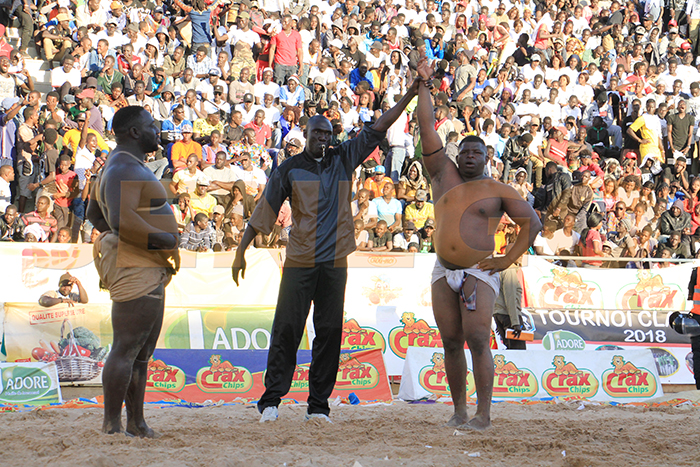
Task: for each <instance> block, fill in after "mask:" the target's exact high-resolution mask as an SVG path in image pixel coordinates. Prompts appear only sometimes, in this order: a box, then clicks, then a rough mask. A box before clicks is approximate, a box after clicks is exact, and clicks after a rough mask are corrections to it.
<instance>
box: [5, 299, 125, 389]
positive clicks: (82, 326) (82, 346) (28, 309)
mask: <svg viewBox="0 0 700 467" xmlns="http://www.w3.org/2000/svg"><path fill="white" fill-rule="evenodd" d="M110 317H111V314H110V306H109V305H90V304H88V305H81V304H77V305H75V306H70V305H68V304H59V305H55V306H52V307H48V308H46V307H42V306H41V305H39V304H37V303H33V304H32V303H6V304H5V339H6V343H5V345H6V349H7V360H8V361H10V362H45V363H46V362H56V364H57V365H59V377H60V379H61V381H62V382H80V383H88V382H91V383H99V382H100V381H101V379H100V375H101V373H102V366H103V365H104V361H105V359H106V358H107V354H108V353H109V349H110V347H111V344H112V323H111V320H110ZM71 336H73V337H74V339H75V341H74V343H73V344H72V343H71V341H72V338H71Z"/></svg>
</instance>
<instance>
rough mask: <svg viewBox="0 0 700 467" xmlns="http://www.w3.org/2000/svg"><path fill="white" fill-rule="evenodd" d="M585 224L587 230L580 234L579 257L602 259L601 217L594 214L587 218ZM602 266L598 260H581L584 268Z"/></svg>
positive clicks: (601, 262)
mask: <svg viewBox="0 0 700 467" xmlns="http://www.w3.org/2000/svg"><path fill="white" fill-rule="evenodd" d="M586 223H587V225H588V228H587V229H584V231H583V232H582V233H581V248H582V251H581V255H582V256H584V257H593V256H599V257H603V239H602V237H601V235H600V229H601V227H602V226H603V216H601V215H600V214H598V213H597V212H594V213H592V214H590V215H589V216H588V220H587V222H586ZM602 265H603V261H600V260H595V259H585V260H583V266H584V267H589V268H599V267H601V266H602Z"/></svg>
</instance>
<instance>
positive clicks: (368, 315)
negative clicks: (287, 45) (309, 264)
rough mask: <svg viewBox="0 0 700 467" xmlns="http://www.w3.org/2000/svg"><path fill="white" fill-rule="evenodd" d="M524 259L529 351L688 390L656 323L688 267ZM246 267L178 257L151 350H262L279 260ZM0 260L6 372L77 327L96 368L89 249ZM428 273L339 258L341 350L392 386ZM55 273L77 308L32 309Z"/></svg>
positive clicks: (675, 297)
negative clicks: (366, 353)
mask: <svg viewBox="0 0 700 467" xmlns="http://www.w3.org/2000/svg"><path fill="white" fill-rule="evenodd" d="M526 259H527V261H526V266H524V267H523V268H522V277H523V283H524V289H525V294H524V302H523V303H524V314H525V317H526V321H527V326H528V327H529V329H531V330H532V331H533V332H534V335H535V340H534V342H531V343H528V348H529V349H532V350H550V351H564V350H566V351H577V350H595V349H614V350H633V349H638V348H648V349H651V351H652V353H653V354H654V357H655V360H656V365H657V369H658V373H659V375H660V379H661V382H662V383H686V384H687V383H692V382H693V375H692V372H691V369H692V354H691V353H690V344H689V339H688V338H687V337H685V336H681V335H678V334H676V333H675V332H674V331H672V330H671V329H670V328H669V327H667V321H668V318H667V317H668V315H669V314H670V313H671V312H673V311H675V310H686V309H688V308H689V303H688V302H687V300H686V297H687V287H688V281H689V277H690V273H691V271H692V268H693V267H694V263H688V264H683V265H679V266H674V267H671V268H660V269H650V270H635V269H610V270H606V269H584V268H570V269H569V268H561V267H558V266H555V265H553V264H552V263H550V262H548V261H546V260H544V259H541V258H539V257H527V258H526ZM246 260H247V263H248V269H247V271H246V277H245V279H243V280H242V282H241V284H240V286H238V287H237V286H236V285H235V283H234V282H233V280H232V279H231V272H230V265H231V262H232V261H233V253H194V252H182V269H181V271H180V272H179V273H178V274H177V275H176V276H175V277H174V278H173V281H172V282H171V284H170V285H169V286H168V288H167V292H166V313H165V319H164V324H163V331H162V332H161V336H160V339H159V342H158V348H159V349H199V350H221V351H225V350H263V349H266V348H267V347H268V345H269V337H270V327H271V323H272V317H273V315H274V308H275V304H276V302H277V291H278V288H279V281H280V277H281V273H282V267H283V263H284V250H254V249H251V250H249V251H248V253H247V254H246ZM0 261H1V264H3V266H4V270H5V271H6V273H5V274H4V280H3V281H2V283H1V284H0V301H2V302H3V307H2V311H1V313H2V319H0V323H2V324H1V326H2V329H0V335H2V336H3V346H2V348H3V349H4V355H5V356H6V359H7V361H10V362H13V361H18V360H19V361H31V362H35V361H37V358H36V357H43V358H44V359H46V358H47V356H48V358H50V356H51V354H52V353H55V352H52V350H53V344H56V345H57V347H58V351H59V352H61V353H62V352H64V349H65V344H66V340H65V339H66V335H65V332H66V330H65V329H64V335H63V336H62V335H61V328H62V326H63V323H64V321H66V320H67V321H68V322H69V323H70V324H71V326H72V327H73V328H74V329H77V328H84V329H81V330H80V331H78V332H79V333H83V332H84V330H89V331H90V333H91V334H89V336H90V338H92V337H94V341H95V342H93V346H92V347H91V349H90V355H88V357H89V358H93V359H95V360H96V361H102V360H103V359H104V357H105V355H106V354H107V352H108V350H109V348H110V344H111V339H112V336H111V324H110V304H111V302H110V300H109V294H108V293H107V292H106V291H103V290H100V289H99V280H98V276H97V273H96V271H95V269H94V266H93V264H92V248H91V246H90V245H57V244H51V245H42V244H11V243H5V244H0ZM434 263H435V255H432V254H401V253H384V254H375V253H366V252H357V253H354V254H353V255H351V256H350V258H349V272H348V284H347V292H346V301H345V312H346V316H345V321H344V325H343V341H342V346H343V350H346V351H351V350H369V349H379V350H381V352H382V354H383V356H384V362H385V366H386V371H387V373H388V375H401V374H402V372H403V368H404V360H405V357H406V353H407V351H408V349H409V348H410V347H421V348H426V349H439V348H441V347H442V341H441V339H440V333H439V332H438V330H437V326H436V324H435V320H434V318H433V313H432V308H431V293H430V276H431V272H432V268H433V265H434ZM66 271H68V272H70V273H71V274H72V275H74V276H76V277H77V278H78V279H79V280H80V281H81V283H82V284H83V286H84V287H85V289H86V290H87V293H88V296H89V303H88V304H79V305H76V306H74V307H70V306H68V305H56V306H54V307H50V308H44V307H42V306H40V305H39V304H38V299H39V297H40V296H41V294H42V293H44V292H46V291H50V290H56V289H57V288H58V281H59V277H60V276H61V275H62V274H64V273H65V272H66ZM313 337H314V333H313V325H312V321H311V315H310V316H309V321H308V326H307V336H306V338H305V339H304V342H303V343H302V347H301V348H302V349H308V348H309V343H310V342H311V341H312V339H313ZM62 339H63V340H62ZM45 347H46V349H45ZM42 350H43V351H42ZM46 350H48V351H46ZM606 358H607V357H606ZM91 381H98V379H96V378H93V379H92V380H91ZM76 382H78V383H80V382H84V381H79V380H76Z"/></svg>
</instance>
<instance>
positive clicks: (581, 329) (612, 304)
mask: <svg viewBox="0 0 700 467" xmlns="http://www.w3.org/2000/svg"><path fill="white" fill-rule="evenodd" d="M692 268H693V265H692V264H688V265H680V266H674V267H671V268H659V269H650V270H649V269H586V268H560V267H558V266H555V265H553V264H552V263H549V262H548V261H545V260H543V259H540V258H536V257H528V263H527V267H525V268H523V278H524V285H525V287H524V290H525V299H524V300H525V301H524V304H525V305H527V307H528V308H526V309H525V310H524V314H525V318H526V321H527V323H526V327H528V328H529V330H531V331H533V332H534V334H535V341H534V342H532V343H528V350H530V349H533V350H538V349H541V350H552V351H577V350H606V349H607V350H622V349H626V350H628V349H637V348H640V347H642V348H647V349H650V350H651V352H652V355H653V356H654V359H655V362H656V368H657V371H658V373H659V375H660V377H661V381H662V382H663V383H679V384H687V383H692V382H693V381H694V380H693V374H692V367H693V365H692V353H691V350H690V339H689V338H688V337H687V336H684V335H681V334H678V333H676V332H675V331H674V330H672V329H671V328H670V327H668V316H669V315H670V314H671V313H673V312H674V311H677V310H686V309H689V308H690V307H691V306H692V302H689V301H688V300H687V296H688V282H689V281H690V274H691V272H692Z"/></svg>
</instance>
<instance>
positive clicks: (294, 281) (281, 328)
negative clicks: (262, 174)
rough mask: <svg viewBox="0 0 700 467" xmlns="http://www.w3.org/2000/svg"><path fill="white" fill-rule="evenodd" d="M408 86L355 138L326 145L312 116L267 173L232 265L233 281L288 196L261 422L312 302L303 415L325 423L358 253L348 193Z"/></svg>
mask: <svg viewBox="0 0 700 467" xmlns="http://www.w3.org/2000/svg"><path fill="white" fill-rule="evenodd" d="M417 87H418V86H417V83H415V84H414V85H412V86H411V87H410V88H409V89H408V90H407V92H406V94H405V95H404V96H403V97H402V98H401V100H400V101H399V102H398V103H397V104H396V105H395V106H394V107H392V108H391V109H389V110H387V111H386V112H384V113H383V114H382V116H381V117H379V119H377V121H376V122H374V123H373V124H372V125H365V126H364V128H363V129H362V131H361V132H360V134H359V135H357V136H356V137H355V138H352V139H350V140H348V141H346V142H344V143H342V144H340V145H338V146H334V147H331V146H330V142H331V137H332V135H333V126H332V125H331V122H329V121H328V119H327V118H326V117H323V116H321V115H317V116H314V117H311V118H310V119H309V121H308V123H307V126H306V147H305V148H304V151H302V152H301V153H300V154H297V155H296V156H294V157H291V158H288V159H287V160H285V161H284V162H283V163H282V164H280V166H279V167H278V168H277V169H276V170H275V171H274V172H272V175H271V176H270V180H269V182H268V184H267V186H266V187H265V192H264V193H263V195H262V198H261V199H260V202H259V203H258V205H257V207H256V208H255V211H254V212H253V215H252V216H251V218H250V222H249V224H248V227H247V228H246V230H245V233H244V234H243V239H242V240H241V244H240V246H239V247H238V250H237V251H236V258H235V259H234V262H233V265H232V273H233V280H234V281H236V285H238V276H239V274H241V275H242V277H245V276H243V273H244V272H245V266H246V264H245V258H244V255H245V249H246V247H247V246H248V245H249V244H250V242H251V241H252V240H253V239H254V238H255V236H256V235H257V234H258V233H262V234H265V235H266V234H268V233H269V232H270V231H271V230H272V228H273V227H274V225H275V222H276V220H277V213H278V212H279V209H280V206H281V205H282V203H283V202H284V201H285V200H286V199H287V198H290V199H291V204H292V218H293V220H294V228H293V229H292V230H291V232H290V234H289V242H288V243H287V258H286V260H285V263H284V271H283V273H282V280H281V283H280V290H279V295H278V297H277V307H276V310H275V318H274V321H273V324H272V339H271V342H270V350H269V352H268V356H267V372H266V373H265V393H264V394H263V395H262V397H261V398H260V401H259V402H258V410H259V411H260V412H261V413H262V417H261V419H260V421H261V422H267V421H274V420H276V419H277V417H278V415H279V413H278V409H277V407H278V406H279V404H280V401H281V399H282V397H284V395H285V394H287V392H289V388H290V386H291V383H292V377H293V376H294V368H295V367H296V353H297V349H298V348H299V343H300V342H301V338H302V336H303V334H304V328H305V324H306V318H307V315H308V314H309V307H310V305H311V302H312V301H313V302H314V316H313V319H314V330H315V331H316V337H315V338H314V341H313V346H312V355H311V367H310V369H309V399H308V402H309V407H308V409H307V413H306V416H305V417H306V419H307V420H308V419H320V420H322V421H330V418H329V417H328V414H329V413H330V408H329V406H328V398H329V397H330V395H331V392H332V391H333V387H334V386H335V380H336V376H337V374H338V359H339V357H340V344H341V340H342V326H343V305H344V301H345V284H346V282H347V256H348V255H349V254H350V253H352V252H353V251H354V250H355V235H354V228H353V223H352V212H351V206H350V202H349V200H350V197H351V196H350V195H351V191H352V178H353V177H352V175H353V172H354V171H355V169H356V168H357V167H358V166H359V165H360V164H361V163H362V162H363V161H364V160H365V159H366V158H367V157H368V156H369V155H370V154H371V153H372V151H374V149H375V148H376V147H377V146H378V145H379V143H380V142H381V141H382V139H384V135H385V133H386V131H387V130H388V129H389V127H390V126H391V125H392V124H393V123H394V122H395V121H396V119H397V118H398V117H399V116H400V115H401V114H402V113H403V112H404V109H405V108H406V105H408V103H409V102H411V100H412V99H413V98H414V97H415V96H416V94H417V91H418V89H417Z"/></svg>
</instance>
